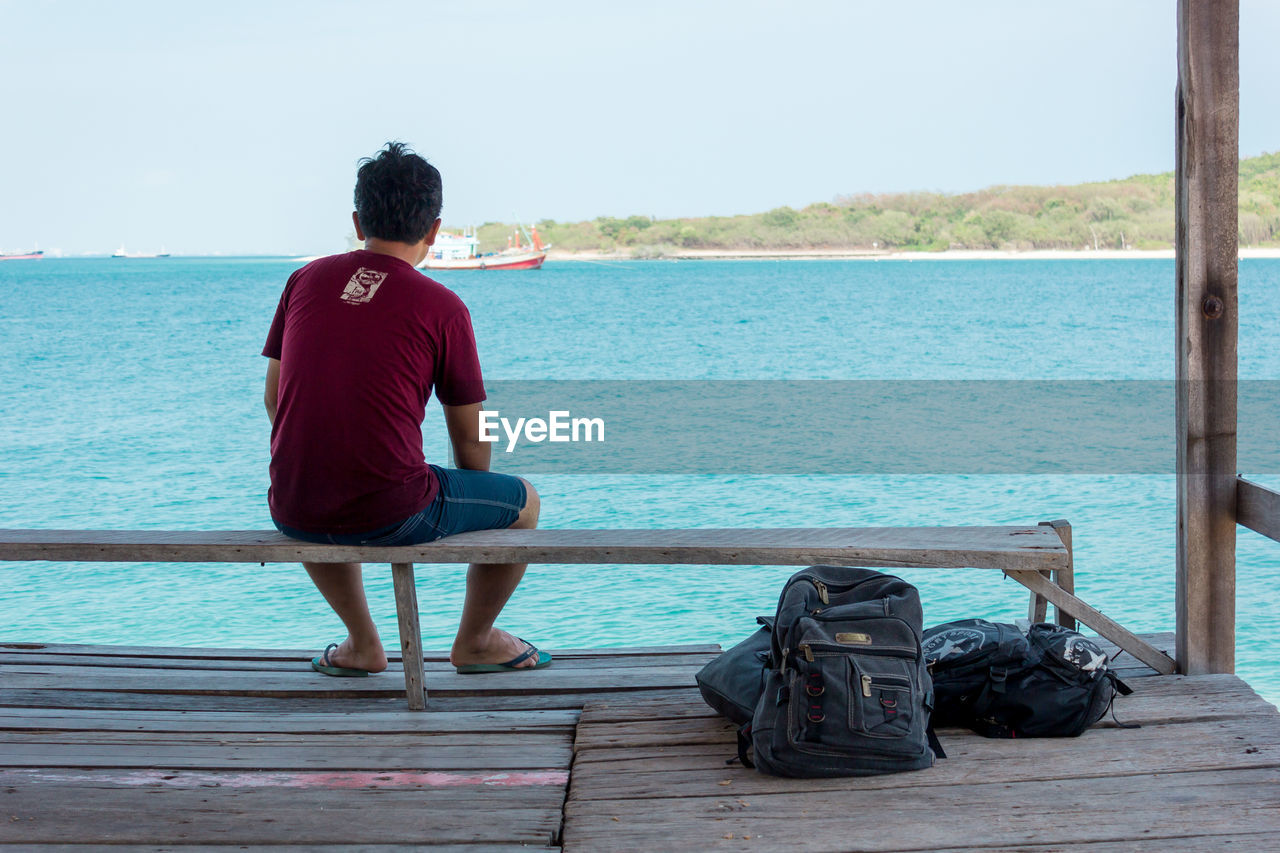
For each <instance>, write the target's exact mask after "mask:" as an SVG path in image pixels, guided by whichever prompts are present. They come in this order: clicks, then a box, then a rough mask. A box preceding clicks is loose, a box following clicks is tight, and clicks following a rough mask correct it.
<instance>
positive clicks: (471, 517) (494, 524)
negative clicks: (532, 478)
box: [275, 465, 528, 545]
mask: <svg viewBox="0 0 1280 853" xmlns="http://www.w3.org/2000/svg"><path fill="white" fill-rule="evenodd" d="M431 470H432V471H434V472H435V475H436V480H437V482H439V484H440V490H439V491H438V492H436V497H435V500H433V501H432V502H431V503H430V504H429V505H428V506H427V508H426V509H424V510H422V512H418V513H414V514H413V515H411V516H409V517H408V518H406V519H404V520H403V521H398V522H396V523H395V524H392V525H388V526H387V527H383V528H380V529H378V530H371V531H369V532H368V533H310V532H308V531H305V530H296V529H294V528H292V527H289V526H287V525H284V524H281V523H280V522H278V521H277V522H275V525H276V527H277V528H279V530H280V532H281V533H283V534H284V535H285V536H289V537H292V538H293V539H301V540H303V541H304V542H320V543H322V544H326V545H418V544H421V543H423V542H433V541H435V540H436V539H440V538H442V537H445V536H452V535H453V534H455V533H465V532H466V531H468V530H501V529H503V528H507V527H510V526H511V525H512V524H514V523H515V520H516V518H517V517H519V515H520V510H522V509H524V505H525V502H526V501H527V500H528V495H527V494H526V493H525V488H524V483H523V482H522V481H521V480H520V479H519V478H518V477H512V476H509V475H507V474H494V473H491V472H489V471H468V470H465V469H462V468H441V467H440V466H438V465H432V466H431Z"/></svg>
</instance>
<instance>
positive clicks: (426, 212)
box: [355, 142, 443, 243]
mask: <svg viewBox="0 0 1280 853" xmlns="http://www.w3.org/2000/svg"><path fill="white" fill-rule="evenodd" d="M442 200H443V187H442V184H441V182H440V172H439V171H438V170H437V169H436V167H435V166H432V165H431V164H430V163H428V162H427V161H426V160H424V159H423V158H422V157H420V156H418V155H417V154H415V153H413V151H412V150H411V149H409V148H408V146H406V145H405V144H404V143H403V142H388V143H387V144H386V147H384V148H383V149H382V150H381V151H379V152H378V154H377V156H376V157H365V158H364V159H363V160H361V161H360V169H359V171H358V172H356V193H355V203H356V216H357V217H358V218H359V219H360V230H361V231H363V232H364V235H365V236H366V237H374V238H376V239H379V240H395V241H396V242H399V243H417V242H419V241H421V240H422V238H423V237H426V236H427V232H428V231H430V230H431V225H432V224H433V223H434V222H435V221H436V219H438V218H439V217H440V205H441V202H442Z"/></svg>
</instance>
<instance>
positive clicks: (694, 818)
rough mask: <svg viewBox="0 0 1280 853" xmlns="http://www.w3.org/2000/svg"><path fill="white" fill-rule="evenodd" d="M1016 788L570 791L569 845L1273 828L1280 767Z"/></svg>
mask: <svg viewBox="0 0 1280 853" xmlns="http://www.w3.org/2000/svg"><path fill="white" fill-rule="evenodd" d="M930 772H932V771H919V772H918V775H919V776H921V777H923V776H925V775H927V774H928V773H930ZM872 778H877V777H872ZM574 787H575V789H576V782H575V786H574ZM728 787H731V786H728ZM1015 790H1016V794H1015V793H1014V790H1011V789H1010V786H1009V785H1008V784H1005V783H985V782H977V783H974V784H967V785H926V784H923V783H921V784H919V785H916V786H913V787H912V788H910V790H909V795H908V796H904V790H903V789H902V788H901V787H897V788H875V787H871V786H863V785H860V784H858V782H857V781H854V780H846V784H845V786H844V788H842V789H840V790H832V791H822V792H813V791H805V792H797V793H790V792H783V791H779V792H777V793H770V794H761V795H748V796H745V797H744V796H738V795H736V794H735V793H734V792H732V791H724V792H723V793H722V795H721V796H716V797H654V798H635V799H616V800H610V801H607V802H605V801H599V800H587V801H583V800H578V799H576V798H575V797H573V795H572V794H571V797H570V800H569V803H568V804H567V806H566V808H565V830H564V849H565V851H566V853H577V851H591V853H609V851H622V850H628V851H634V850H657V849H669V848H667V847H664V840H666V839H671V838H679V839H680V843H681V844H682V845H683V849H686V850H697V849H721V848H722V847H724V843H725V841H726V840H736V841H737V842H738V843H739V845H743V844H745V843H746V841H749V840H755V841H756V842H757V843H758V844H759V845H760V846H761V848H762V849H769V848H767V847H766V846H765V845H769V844H771V843H779V842H778V839H785V845H786V849H794V850H804V851H830V852H831V853H851V851H868V853H871V851H875V853H880V851H885V850H929V849H934V848H940V847H954V846H955V844H956V841H957V840H961V839H963V841H964V842H965V844H966V846H970V847H987V846H995V845H999V844H1004V845H1011V844H1038V845H1044V846H1045V849H1054V848H1052V847H1049V845H1063V846H1067V845H1073V844H1078V843H1097V842H1103V841H1119V840H1127V839H1133V838H1143V839H1151V838H1164V839H1178V838H1181V837H1185V836H1199V835H1210V834H1222V835H1238V834H1242V833H1250V832H1253V833H1260V832H1266V831H1273V830H1274V828H1275V815H1276V814H1277V809H1280V769H1277V768H1260V769H1242V770H1235V771H1232V772H1230V773H1225V774H1224V773H1217V772H1206V773H1167V774H1149V775H1137V776H1119V777H1110V776H1103V777H1098V778H1086V779H1053V780H1044V781H1028V782H1021V783H1018V784H1017V786H1016V789H1015ZM1048 804H1052V805H1051V806H1049V805H1048ZM925 816H927V817H925ZM615 818H616V820H615ZM797 824H799V825H800V826H802V827H803V832H802V833H801V832H797V831H796V827H797ZM744 839H745V840H746V841H744ZM668 843H669V842H668ZM724 849H729V848H727V847H726V848H724ZM737 849H741V846H739V847H738V848H737ZM748 849H750V848H748ZM773 849H777V848H773ZM1167 849H1170V850H1176V849H1177V847H1176V843H1175V844H1170V845H1169V847H1168V848H1167Z"/></svg>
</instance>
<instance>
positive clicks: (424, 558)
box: [0, 527, 1067, 570]
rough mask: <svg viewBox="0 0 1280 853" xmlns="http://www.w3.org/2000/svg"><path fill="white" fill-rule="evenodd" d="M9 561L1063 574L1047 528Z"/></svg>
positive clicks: (161, 547)
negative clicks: (841, 566)
mask: <svg viewBox="0 0 1280 853" xmlns="http://www.w3.org/2000/svg"><path fill="white" fill-rule="evenodd" d="M0 560H45V561H54V562H71V561H82V562H195V563H199V562H207V563H218V562H221V563H259V562H268V563H270V562H301V561H308V562H348V561H350V562H381V563H397V562H403V563H419V564H421V563H561V564H564V563H591V564H610V563H614V564H649V565H681V564H688V565H780V566H783V565H786V566H790V565H811V564H817V563H845V564H850V565H860V566H868V567H878V568H905V567H918V568H966V567H971V568H983V569H1011V568H1018V569H1037V570H1041V569H1043V570H1049V569H1056V568H1061V567H1062V566H1064V565H1065V564H1066V560H1067V551H1066V549H1065V548H1064V547H1063V545H1062V542H1061V541H1060V540H1059V539H1058V537H1057V535H1056V534H1054V533H1053V531H1052V530H1046V529H1044V528H1039V527H856V528H855V527H851V528H778V529H762V528H742V529H739V528H728V529H687V530H484V531H475V532H472V533H460V534H458V535H456V536H449V537H447V538H445V539H439V540H437V541H435V542H429V543H426V544H423V545H413V546H406V547H395V548H377V547H371V546H341V545H319V544H313V543H307V542H299V541H297V540H294V539H289V538H288V537H286V536H284V535H283V534H280V533H277V532H274V531H273V532H267V531H254V530H206V531H181V530H178V531H173V530H171V531H163V530H0Z"/></svg>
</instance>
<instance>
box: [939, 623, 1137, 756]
mask: <svg viewBox="0 0 1280 853" xmlns="http://www.w3.org/2000/svg"><path fill="white" fill-rule="evenodd" d="M921 645H922V647H923V649H924V654H925V659H926V660H927V661H928V662H929V671H930V674H931V675H932V676H933V690H934V710H933V720H934V725H935V727H939V728H940V727H943V726H963V727H965V728H969V729H972V730H973V731H975V732H977V733H978V734H980V735H984V736H986V737H999V738H1012V737H1075V736H1077V735H1079V734H1081V733H1083V732H1084V731H1085V730H1086V729H1088V728H1089V727H1090V726H1092V725H1093V724H1094V723H1096V722H1097V721H1098V720H1100V719H1101V718H1102V717H1103V715H1104V714H1106V713H1107V709H1108V708H1110V707H1111V703H1112V702H1113V701H1114V698H1115V695H1116V693H1120V694H1121V695H1128V694H1129V693H1132V692H1133V691H1132V690H1131V689H1130V688H1129V687H1128V686H1127V685H1126V684H1125V683H1124V682H1123V681H1121V680H1120V679H1119V678H1118V677H1116V674H1115V673H1114V672H1112V671H1111V669H1110V667H1109V666H1108V660H1107V655H1106V653H1104V652H1103V651H1102V649H1101V648H1100V647H1099V646H1098V644H1097V643H1095V642H1094V641H1093V640H1091V639H1089V638H1088V637H1086V636H1084V635H1083V634H1081V633H1079V632H1078V631H1072V630H1070V629H1069V628H1064V627H1062V626H1060V625H1052V624H1048V623H1039V624H1035V625H1032V626H1030V628H1029V629H1028V630H1027V632H1026V633H1025V634H1024V633H1023V632H1022V631H1021V630H1020V629H1019V628H1018V627H1017V626H1015V625H1009V624H1006V623H998V622H987V621H986V620H983V619H964V620H961V621H959V622H948V623H946V624H944V625H938V626H935V627H933V628H930V629H928V630H927V631H925V633H924V637H923V639H922V641H921Z"/></svg>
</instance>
